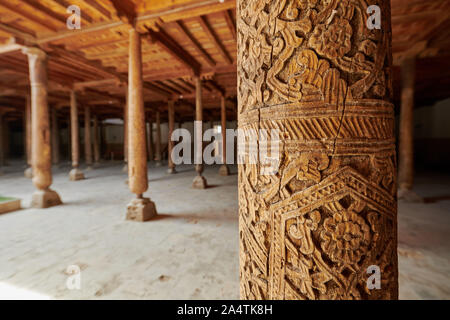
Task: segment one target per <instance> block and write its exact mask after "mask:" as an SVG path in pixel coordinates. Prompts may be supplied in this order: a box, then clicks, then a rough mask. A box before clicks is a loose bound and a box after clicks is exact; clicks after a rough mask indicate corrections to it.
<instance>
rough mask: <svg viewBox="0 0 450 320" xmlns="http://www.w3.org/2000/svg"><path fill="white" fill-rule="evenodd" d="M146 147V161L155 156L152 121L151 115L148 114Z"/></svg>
mask: <svg viewBox="0 0 450 320" xmlns="http://www.w3.org/2000/svg"><path fill="white" fill-rule="evenodd" d="M147 144H148V146H147V148H148V161H153V159H154V158H155V152H154V148H153V121H152V117H151V115H149V116H148V138H147Z"/></svg>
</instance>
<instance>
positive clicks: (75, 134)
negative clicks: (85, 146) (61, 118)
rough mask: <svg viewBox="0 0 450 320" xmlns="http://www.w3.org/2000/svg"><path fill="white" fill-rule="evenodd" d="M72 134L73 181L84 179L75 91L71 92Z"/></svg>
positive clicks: (71, 175) (70, 176)
mask: <svg viewBox="0 0 450 320" xmlns="http://www.w3.org/2000/svg"><path fill="white" fill-rule="evenodd" d="M70 133H71V136H70V137H71V139H70V141H71V147H72V170H71V171H70V173H69V179H70V180H71V181H76V180H82V179H84V174H83V173H82V172H81V170H79V169H78V167H79V165H80V140H79V138H80V127H79V121H78V106H77V97H76V93H75V91H73V90H72V91H71V92H70Z"/></svg>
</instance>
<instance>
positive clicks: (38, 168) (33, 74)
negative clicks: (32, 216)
mask: <svg viewBox="0 0 450 320" xmlns="http://www.w3.org/2000/svg"><path fill="white" fill-rule="evenodd" d="M24 53H26V54H27V55H28V66H29V69H30V86H31V123H32V124H31V132H32V133H31V158H32V160H31V161H32V167H33V184H34V186H35V187H36V189H37V190H36V191H35V192H34V193H33V196H32V200H31V206H32V207H34V208H48V207H51V206H56V205H59V204H61V199H60V197H59V195H58V194H57V193H56V192H55V191H53V190H51V189H50V186H51V184H52V169H51V168H52V159H51V145H50V123H49V112H48V103H47V55H46V53H45V52H44V51H42V50H40V49H38V48H26V49H24Z"/></svg>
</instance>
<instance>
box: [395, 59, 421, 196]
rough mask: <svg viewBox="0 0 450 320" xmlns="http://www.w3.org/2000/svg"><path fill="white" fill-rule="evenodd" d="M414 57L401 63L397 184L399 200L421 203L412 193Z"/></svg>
mask: <svg viewBox="0 0 450 320" xmlns="http://www.w3.org/2000/svg"><path fill="white" fill-rule="evenodd" d="M415 70H416V60H415V57H410V58H407V59H405V61H403V63H402V66H401V72H402V92H401V107H400V130H399V133H400V135H399V166H398V183H399V193H398V196H399V198H400V199H405V200H408V201H421V198H420V197H419V196H418V195H417V194H415V193H414V192H412V188H413V183H414V84H415V79H416V77H415Z"/></svg>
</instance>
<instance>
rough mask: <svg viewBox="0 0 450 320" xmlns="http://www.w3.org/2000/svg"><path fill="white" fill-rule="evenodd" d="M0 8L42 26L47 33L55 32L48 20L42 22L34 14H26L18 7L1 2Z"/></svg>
mask: <svg viewBox="0 0 450 320" xmlns="http://www.w3.org/2000/svg"><path fill="white" fill-rule="evenodd" d="M1 7H3V8H6V9H7V10H8V11H10V12H12V13H14V14H16V15H18V16H20V17H22V18H23V19H25V20H27V21H31V22H33V23H36V24H38V25H40V26H42V27H43V28H45V29H46V30H48V31H56V30H57V28H56V27H55V26H54V25H53V24H51V23H49V21H48V20H42V19H40V18H38V17H36V16H35V15H34V14H32V13H30V12H26V11H24V10H21V9H20V8H19V7H17V6H14V5H12V4H10V3H8V2H2V3H1V4H0V8H1Z"/></svg>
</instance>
